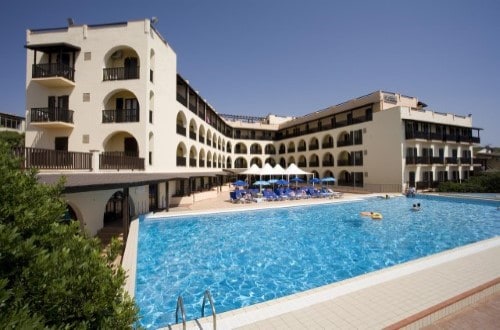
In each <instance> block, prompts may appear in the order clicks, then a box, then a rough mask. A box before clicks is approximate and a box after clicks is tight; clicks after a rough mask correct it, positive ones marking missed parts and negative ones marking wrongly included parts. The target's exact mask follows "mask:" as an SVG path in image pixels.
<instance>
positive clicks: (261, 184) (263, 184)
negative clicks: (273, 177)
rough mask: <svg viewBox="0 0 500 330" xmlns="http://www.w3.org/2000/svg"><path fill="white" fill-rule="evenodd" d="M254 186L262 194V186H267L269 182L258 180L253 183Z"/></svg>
mask: <svg viewBox="0 0 500 330" xmlns="http://www.w3.org/2000/svg"><path fill="white" fill-rule="evenodd" d="M253 185H254V186H259V191H260V192H262V186H269V185H270V183H269V181H264V180H259V181H255V182H254V183H253Z"/></svg>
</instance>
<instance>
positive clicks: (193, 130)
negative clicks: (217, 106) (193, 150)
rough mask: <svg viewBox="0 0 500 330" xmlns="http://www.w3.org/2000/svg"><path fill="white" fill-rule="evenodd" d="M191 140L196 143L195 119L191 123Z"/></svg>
mask: <svg viewBox="0 0 500 330" xmlns="http://www.w3.org/2000/svg"><path fill="white" fill-rule="evenodd" d="M189 138H190V139H191V140H194V141H196V121H195V120H194V119H191V120H190V121H189Z"/></svg>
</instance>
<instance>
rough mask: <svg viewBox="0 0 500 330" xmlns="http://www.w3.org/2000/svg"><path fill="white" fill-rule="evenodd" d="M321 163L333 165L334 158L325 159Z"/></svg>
mask: <svg viewBox="0 0 500 330" xmlns="http://www.w3.org/2000/svg"><path fill="white" fill-rule="evenodd" d="M321 164H322V165H323V166H333V160H324V161H323V162H322V163H321Z"/></svg>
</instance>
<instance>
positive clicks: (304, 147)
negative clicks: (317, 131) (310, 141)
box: [297, 146, 306, 151]
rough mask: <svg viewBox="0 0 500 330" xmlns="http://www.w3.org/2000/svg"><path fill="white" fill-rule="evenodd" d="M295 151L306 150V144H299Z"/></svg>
mask: <svg viewBox="0 0 500 330" xmlns="http://www.w3.org/2000/svg"><path fill="white" fill-rule="evenodd" d="M297 151H306V146H299V147H298V148H297Z"/></svg>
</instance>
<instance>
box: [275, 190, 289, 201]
mask: <svg viewBox="0 0 500 330" xmlns="http://www.w3.org/2000/svg"><path fill="white" fill-rule="evenodd" d="M274 193H275V194H276V196H277V197H278V200H280V201H284V200H287V199H288V196H287V194H285V191H284V190H283V189H276V190H275V191H274Z"/></svg>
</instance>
